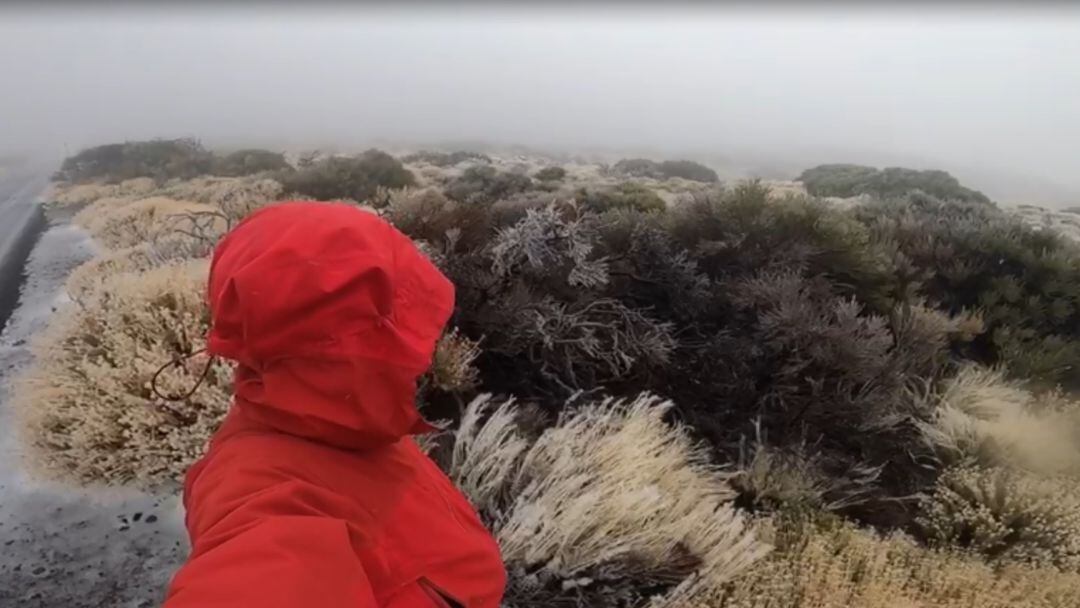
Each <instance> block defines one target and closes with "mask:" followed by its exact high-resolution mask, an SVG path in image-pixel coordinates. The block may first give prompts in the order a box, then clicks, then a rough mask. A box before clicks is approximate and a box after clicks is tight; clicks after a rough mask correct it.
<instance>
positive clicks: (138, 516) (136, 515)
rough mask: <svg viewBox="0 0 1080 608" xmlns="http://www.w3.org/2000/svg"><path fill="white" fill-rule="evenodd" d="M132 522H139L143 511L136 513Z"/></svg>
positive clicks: (132, 517)
mask: <svg viewBox="0 0 1080 608" xmlns="http://www.w3.org/2000/svg"><path fill="white" fill-rule="evenodd" d="M131 519H132V521H139V520H140V519H142V511H136V512H135V515H132V516H131Z"/></svg>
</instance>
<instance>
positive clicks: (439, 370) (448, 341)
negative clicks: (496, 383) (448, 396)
mask: <svg viewBox="0 0 1080 608" xmlns="http://www.w3.org/2000/svg"><path fill="white" fill-rule="evenodd" d="M478 356H480V345H479V344H478V343H477V342H474V341H472V340H470V339H468V338H466V337H465V336H463V335H461V334H460V333H459V332H458V331H457V330H456V329H452V330H450V331H449V332H447V333H446V334H444V335H443V337H442V338H440V339H439V342H438V343H437V344H436V345H435V355H434V357H432V361H431V369H430V370H428V374H427V379H428V381H429V382H430V384H431V386H433V387H434V388H437V389H439V390H441V391H446V392H448V393H463V392H467V391H470V390H472V389H474V388H476V386H477V384H478V383H479V382H480V378H479V374H480V372H479V371H478V370H477V369H476V365H475V362H476V358H477V357H478Z"/></svg>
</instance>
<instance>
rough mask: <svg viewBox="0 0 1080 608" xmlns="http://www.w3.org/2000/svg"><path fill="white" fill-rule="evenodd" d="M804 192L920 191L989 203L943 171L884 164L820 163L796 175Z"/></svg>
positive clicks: (892, 193) (886, 194)
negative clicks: (878, 166) (868, 165)
mask: <svg viewBox="0 0 1080 608" xmlns="http://www.w3.org/2000/svg"><path fill="white" fill-rule="evenodd" d="M799 181H801V182H802V183H803V184H804V185H805V186H806V191H807V192H809V193H810V194H813V195H814V196H837V197H842V198H848V197H852V196H858V195H860V194H870V195H874V196H879V197H889V196H902V195H904V194H907V193H909V192H912V191H915V190H919V191H922V192H925V193H927V194H930V195H932V196H936V197H938V198H942V199H950V200H951V199H955V200H960V201H967V202H976V203H989V202H990V199H988V198H987V197H986V195H984V194H983V193H982V192H978V191H976V190H971V189H969V188H965V187H964V186H961V185H960V182H959V181H957V179H956V178H955V177H953V176H952V175H949V174H948V173H947V172H945V171H938V170H926V171H919V170H915V169H905V168H903V167H886V168H885V169H882V170H878V169H875V168H874V167H866V166H863V165H847V164H835V165H819V166H817V167H814V168H812V169H807V170H806V171H803V173H802V175H800V176H799Z"/></svg>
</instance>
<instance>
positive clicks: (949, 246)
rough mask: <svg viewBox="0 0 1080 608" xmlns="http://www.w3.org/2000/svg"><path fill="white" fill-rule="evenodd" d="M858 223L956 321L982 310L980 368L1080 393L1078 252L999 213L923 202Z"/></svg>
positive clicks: (871, 207) (873, 209)
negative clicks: (1000, 366)
mask: <svg viewBox="0 0 1080 608" xmlns="http://www.w3.org/2000/svg"><path fill="white" fill-rule="evenodd" d="M855 216H856V217H857V218H858V219H859V220H860V221H861V222H862V223H863V224H865V225H866V226H867V227H869V228H870V229H871V230H872V231H873V233H874V237H875V240H876V241H878V242H881V243H883V244H884V245H885V246H888V247H890V248H891V249H892V250H893V254H892V255H893V258H894V260H895V263H896V265H897V276H898V278H899V279H900V280H901V281H903V282H905V283H907V284H908V285H909V288H910V289H917V290H919V291H921V292H922V293H924V294H926V296H927V297H928V298H929V299H930V300H931V302H933V303H935V304H936V305H939V306H941V307H942V308H943V309H944V310H946V311H948V312H950V313H958V312H960V311H962V310H976V309H978V310H981V311H982V317H983V319H984V322H985V332H984V333H983V335H982V336H980V338H979V339H978V340H976V342H975V343H974V347H975V350H974V351H973V352H972V356H973V357H975V358H976V359H978V360H981V361H984V362H989V363H994V362H1003V363H1005V364H1006V365H1008V366H1009V367H1010V369H1011V370H1012V371H1013V372H1014V373H1016V374H1018V375H1022V376H1025V377H1029V378H1032V379H1035V380H1039V381H1042V382H1046V383H1050V384H1053V383H1058V382H1062V383H1065V384H1068V385H1070V386H1077V385H1080V347H1078V345H1077V341H1078V339H1080V246H1078V245H1077V244H1076V243H1075V242H1073V241H1071V240H1069V239H1068V238H1066V237H1063V236H1061V235H1059V234H1057V233H1055V232H1053V231H1046V230H1039V229H1036V228H1033V227H1031V226H1028V225H1027V224H1026V223H1024V222H1023V221H1022V220H1020V219H1018V218H1015V217H1013V216H1011V215H1010V214H1007V213H1004V212H1002V211H1001V210H999V209H998V208H996V207H993V206H990V205H985V204H982V203H970V202H968V203H965V202H960V201H951V202H948V201H942V200H939V199H936V198H934V197H932V196H929V195H925V194H917V195H911V196H908V197H906V198H904V199H893V200H887V201H876V202H873V203H870V204H866V205H862V206H859V207H857V208H856V211H855Z"/></svg>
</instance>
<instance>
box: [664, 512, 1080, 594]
mask: <svg viewBox="0 0 1080 608" xmlns="http://www.w3.org/2000/svg"><path fill="white" fill-rule="evenodd" d="M790 526H791V524H785V527H790ZM776 541H777V549H776V551H774V552H773V554H772V555H771V556H770V557H768V558H767V559H766V560H764V561H763V562H761V563H759V564H758V565H757V566H756V567H754V568H753V569H751V570H750V571H749V572H748V573H746V574H745V575H743V576H741V577H740V578H738V579H736V580H735V581H734V582H732V583H731V584H730V585H728V586H727V587H726V588H725V589H724V590H723V591H721V592H718V593H716V594H715V595H714V596H713V597H712V598H711V599H710V600H709V601H705V602H693V603H687V604H685V606H686V607H687V608H690V607H702V608H1075V607H1076V606H1080V575H1077V574H1075V573H1063V572H1061V571H1059V570H1056V569H1054V568H1031V567H1026V566H1020V565H1009V566H1006V567H1004V568H1002V569H995V568H993V567H991V566H990V565H988V564H986V563H985V562H983V561H981V560H979V559H976V558H974V557H972V556H968V555H964V554H960V553H950V552H944V551H936V550H931V549H926V548H924V547H921V546H919V545H918V544H916V543H915V542H914V541H913V540H911V539H910V538H908V537H906V536H903V535H900V534H894V535H891V536H886V537H882V536H879V535H877V534H876V533H874V532H871V531H867V530H863V529H859V528H856V527H855V526H853V525H851V524H840V523H835V522H834V523H831V524H828V525H813V524H810V523H803V524H796V525H795V526H794V529H785V530H782V531H781V532H780V534H779V535H778V538H777V539H776Z"/></svg>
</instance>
